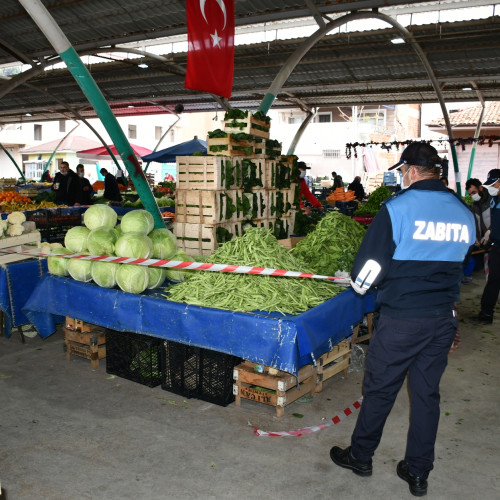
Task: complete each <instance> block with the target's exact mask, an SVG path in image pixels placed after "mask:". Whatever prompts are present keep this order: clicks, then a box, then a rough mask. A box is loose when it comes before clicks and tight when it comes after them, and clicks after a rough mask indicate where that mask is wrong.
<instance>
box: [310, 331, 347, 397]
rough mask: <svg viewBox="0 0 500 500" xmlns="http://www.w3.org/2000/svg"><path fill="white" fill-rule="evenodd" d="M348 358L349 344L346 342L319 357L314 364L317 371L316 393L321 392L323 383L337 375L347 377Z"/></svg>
mask: <svg viewBox="0 0 500 500" xmlns="http://www.w3.org/2000/svg"><path fill="white" fill-rule="evenodd" d="M350 356H351V344H350V342H349V341H348V340H343V341H342V342H339V343H338V344H337V345H336V346H335V347H334V348H333V349H332V350H331V351H329V352H326V353H325V354H323V355H322V356H320V358H319V359H318V360H317V362H316V365H317V370H318V374H317V379H316V380H317V384H316V392H321V391H322V390H323V382H324V381H325V380H328V379H329V378H331V377H333V376H334V375H336V374H337V373H340V372H344V375H347V369H348V368H349V358H350Z"/></svg>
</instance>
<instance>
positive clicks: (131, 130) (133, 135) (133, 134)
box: [128, 125, 137, 139]
mask: <svg viewBox="0 0 500 500" xmlns="http://www.w3.org/2000/svg"><path fill="white" fill-rule="evenodd" d="M128 138H129V139H137V125H129V126H128Z"/></svg>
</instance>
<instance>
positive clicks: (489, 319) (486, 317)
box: [471, 311, 493, 325]
mask: <svg viewBox="0 0 500 500" xmlns="http://www.w3.org/2000/svg"><path fill="white" fill-rule="evenodd" d="M471 320H472V321H474V322H475V323H482V324H483V325H491V323H493V314H486V313H485V312H483V311H481V312H480V313H479V314H478V315H477V316H474V317H473V318H471Z"/></svg>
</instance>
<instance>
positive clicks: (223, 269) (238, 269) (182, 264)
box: [0, 248, 349, 284]
mask: <svg viewBox="0 0 500 500" xmlns="http://www.w3.org/2000/svg"><path fill="white" fill-rule="evenodd" d="M0 252H2V253H3V252H4V253H15V254H22V255H31V256H34V257H64V258H65V259H80V260H91V261H98V262H113V263H115V264H132V265H135V266H152V267H168V268H173V269H185V270H191V271H214V272H219V273H235V274H255V275H265V276H284V277H290V278H313V279H320V280H330V281H338V282H339V283H344V284H348V283H349V279H348V278H340V277H334V276H323V275H321V274H311V273H301V272H298V271H285V270H283V269H271V268H266V267H252V266H236V265H228V264H212V263H211V262H191V261H180V260H166V259H134V258H130V257H113V256H107V255H87V254H70V255H67V254H63V253H57V249H55V251H53V252H51V253H50V254H47V253H43V252H34V251H31V250H22V251H16V250H10V249H7V248H4V249H2V250H0Z"/></svg>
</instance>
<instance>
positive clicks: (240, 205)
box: [236, 189, 268, 220]
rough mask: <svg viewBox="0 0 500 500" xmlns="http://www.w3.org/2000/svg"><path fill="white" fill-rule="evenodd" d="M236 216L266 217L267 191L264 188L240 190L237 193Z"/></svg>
mask: <svg viewBox="0 0 500 500" xmlns="http://www.w3.org/2000/svg"><path fill="white" fill-rule="evenodd" d="M236 205H237V212H236V215H237V218H238V219H239V220H242V219H247V220H248V219H252V220H254V219H262V218H266V217H267V213H268V209H267V206H268V205H267V193H266V191H265V190H264V189H259V190H256V191H250V192H242V193H240V194H239V195H237V203H236Z"/></svg>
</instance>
